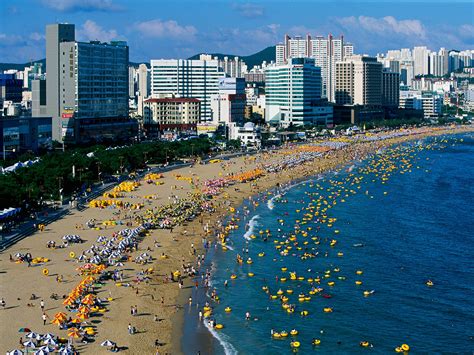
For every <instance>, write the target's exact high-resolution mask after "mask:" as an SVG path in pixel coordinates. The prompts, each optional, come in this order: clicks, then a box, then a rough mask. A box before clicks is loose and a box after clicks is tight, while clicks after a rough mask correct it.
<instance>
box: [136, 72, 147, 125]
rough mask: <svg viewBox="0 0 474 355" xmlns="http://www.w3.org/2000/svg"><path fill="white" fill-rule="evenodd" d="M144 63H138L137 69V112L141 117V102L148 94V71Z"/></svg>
mask: <svg viewBox="0 0 474 355" xmlns="http://www.w3.org/2000/svg"><path fill="white" fill-rule="evenodd" d="M149 71H150V70H149V69H148V68H147V66H146V64H143V63H142V64H140V65H139V66H138V71H137V79H138V91H137V92H138V97H137V114H138V115H139V116H142V117H143V102H144V101H145V99H146V98H147V97H148V96H149V95H150V73H149Z"/></svg>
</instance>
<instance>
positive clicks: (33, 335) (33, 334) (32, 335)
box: [26, 332, 41, 339]
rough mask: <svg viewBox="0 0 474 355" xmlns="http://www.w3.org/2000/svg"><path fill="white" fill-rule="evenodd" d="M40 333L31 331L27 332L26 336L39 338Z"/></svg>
mask: <svg viewBox="0 0 474 355" xmlns="http://www.w3.org/2000/svg"><path fill="white" fill-rule="evenodd" d="M38 335H39V334H37V333H35V332H31V333H28V334H26V337H27V338H29V339H36V338H38ZM40 337H41V336H40Z"/></svg>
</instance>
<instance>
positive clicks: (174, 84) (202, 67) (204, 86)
mask: <svg viewBox="0 0 474 355" xmlns="http://www.w3.org/2000/svg"><path fill="white" fill-rule="evenodd" d="M223 77H225V73H224V71H223V70H222V68H221V67H220V66H219V61H218V60H217V59H212V58H211V57H210V56H207V55H201V57H200V59H198V60H191V59H158V60H151V95H152V97H154V98H159V97H173V96H174V97H188V98H191V97H193V98H196V99H198V100H199V101H201V120H202V121H211V120H212V111H211V95H215V94H218V93H219V79H220V78H223Z"/></svg>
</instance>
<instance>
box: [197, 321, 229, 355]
mask: <svg viewBox="0 0 474 355" xmlns="http://www.w3.org/2000/svg"><path fill="white" fill-rule="evenodd" d="M204 325H205V326H206V328H207V329H208V330H209V332H210V333H211V334H212V336H213V337H214V338H216V339H217V341H218V342H219V344H221V345H222V347H223V348H224V352H225V354H226V355H234V354H237V350H236V349H235V348H234V346H233V345H232V344H231V343H230V342H229V341H228V340H227V339H228V338H227V336H226V335H225V334H222V333H218V332H217V331H216V330H215V329H213V328H212V327H211V326H210V325H209V323H208V322H207V319H205V320H204Z"/></svg>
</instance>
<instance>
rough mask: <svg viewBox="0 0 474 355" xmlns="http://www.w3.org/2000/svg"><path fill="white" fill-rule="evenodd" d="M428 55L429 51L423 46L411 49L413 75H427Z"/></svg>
mask: <svg viewBox="0 0 474 355" xmlns="http://www.w3.org/2000/svg"><path fill="white" fill-rule="evenodd" d="M429 55H430V50H429V49H428V48H426V47H425V46H422V47H415V48H413V62H414V74H415V76H416V75H427V74H429Z"/></svg>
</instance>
